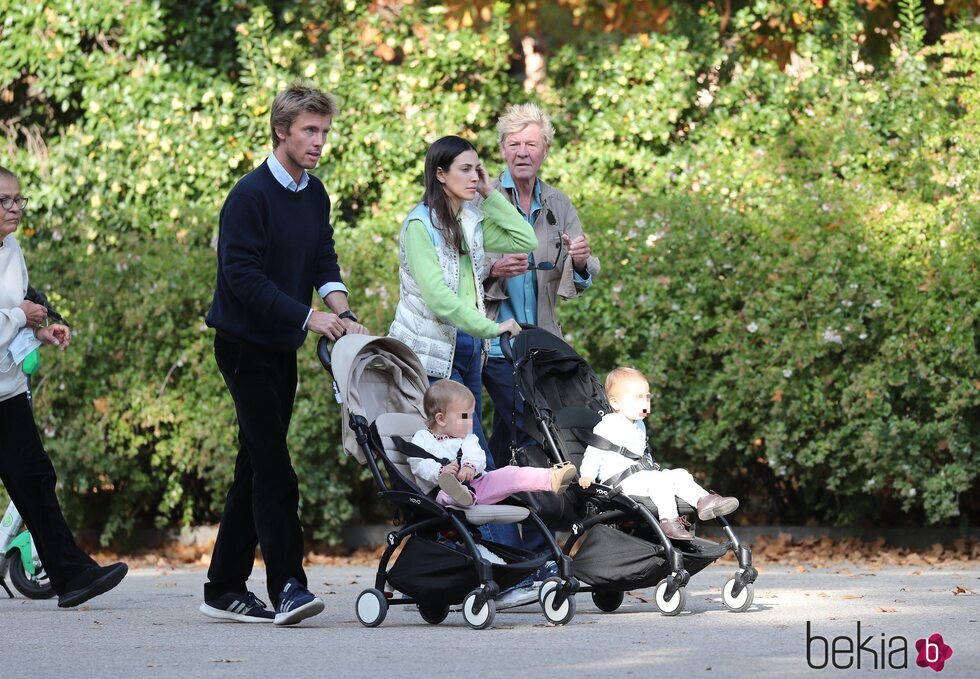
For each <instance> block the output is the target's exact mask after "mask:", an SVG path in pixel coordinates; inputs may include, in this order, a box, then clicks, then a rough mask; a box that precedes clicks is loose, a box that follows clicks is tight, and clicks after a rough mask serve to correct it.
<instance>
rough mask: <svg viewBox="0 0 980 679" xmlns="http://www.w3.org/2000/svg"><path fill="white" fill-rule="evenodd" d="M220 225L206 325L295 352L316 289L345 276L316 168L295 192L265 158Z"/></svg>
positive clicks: (239, 187)
mask: <svg viewBox="0 0 980 679" xmlns="http://www.w3.org/2000/svg"><path fill="white" fill-rule="evenodd" d="M218 229H219V230H218V276H217V284H216V285H215V290H214V300H213V301H212V303H211V309H210V311H208V315H207V318H206V319H205V320H206V322H207V324H208V325H209V326H210V327H212V328H215V329H216V330H217V331H218V334H219V335H222V336H225V337H228V338H229V339H233V340H238V341H244V342H248V343H251V344H258V345H261V346H264V347H267V348H269V349H272V350H275V351H295V350H296V349H298V348H299V347H300V346H301V345H302V344H303V341H304V340H305V339H306V330H304V329H303V325H304V324H305V323H306V318H307V315H308V314H309V312H310V303H311V302H312V300H313V290H314V289H319V288H320V287H321V286H323V285H325V284H327V283H334V282H335V283H343V280H342V278H341V276H340V266H339V265H338V264H337V255H336V252H335V251H334V241H333V228H332V227H331V226H330V198H329V196H327V192H326V190H325V189H324V188H323V184H322V183H320V180H319V179H317V178H316V177H314V176H312V175H311V176H310V182H309V184H308V185H307V187H306V188H305V189H303V190H302V191H298V192H293V191H290V190H289V189H287V188H285V187H284V186H282V184H280V183H279V182H278V181H276V178H275V177H274V176H273V174H272V171H271V170H270V169H269V167H268V165H267V164H266V163H262V165H260V166H259V167H257V168H256V169H255V170H253V171H252V172H250V173H248V174H247V175H245V177H243V178H242V179H241V181H239V182H238V184H236V185H235V188H233V189H232V190H231V193H229V194H228V198H227V199H226V200H225V204H224V207H222V208H221V215H220V217H219V226H218Z"/></svg>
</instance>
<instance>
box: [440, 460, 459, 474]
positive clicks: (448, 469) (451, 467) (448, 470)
mask: <svg viewBox="0 0 980 679" xmlns="http://www.w3.org/2000/svg"><path fill="white" fill-rule="evenodd" d="M439 473H440V474H452V475H453V476H456V474H458V473H459V465H458V464H456V463H455V462H450V463H449V464H447V465H446V466H445V467H443V468H442V469H440V470H439Z"/></svg>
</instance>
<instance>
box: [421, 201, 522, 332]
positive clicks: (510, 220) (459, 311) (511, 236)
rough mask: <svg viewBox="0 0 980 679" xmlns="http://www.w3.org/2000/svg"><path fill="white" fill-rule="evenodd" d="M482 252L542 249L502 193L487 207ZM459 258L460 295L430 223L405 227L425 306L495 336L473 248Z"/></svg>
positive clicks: (461, 325) (486, 203)
mask: <svg viewBox="0 0 980 679" xmlns="http://www.w3.org/2000/svg"><path fill="white" fill-rule="evenodd" d="M482 209H483V214H484V216H483V247H484V249H485V250H486V251H488V252H531V251H532V250H534V249H535V248H536V247H537V246H538V239H537V237H536V236H535V235H534V229H532V228H531V225H530V224H528V223H527V220H525V219H524V218H523V217H522V216H521V213H520V212H518V211H517V208H515V207H514V206H513V205H511V203H510V201H508V200H507V199H506V198H505V197H504V196H503V195H502V194H501V193H500V192H499V191H493V192H492V193H491V194H490V196H489V197H487V199H486V200H485V201H483V205H482ZM463 249H464V250H466V252H464V253H463V254H461V255H460V257H459V294H458V295H457V294H454V293H453V291H452V289H451V288H450V287H449V286H448V285H446V281H445V279H444V278H443V272H442V266H440V264H439V256H438V254H437V253H436V248H435V245H433V244H432V239H431V238H429V233H428V231H427V230H426V228H425V224H423V223H422V222H420V221H419V220H417V219H415V220H412V221H410V222H409V223H408V226H406V227H405V257H406V259H407V260H408V268H409V271H411V273H412V277H413V278H414V279H415V280H416V281H417V282H418V284H419V288H420V289H421V291H422V297H423V298H424V299H425V303H426V304H428V305H429V308H430V309H432V312H433V313H434V314H435V315H436V316H438V317H439V318H440V319H442V321H444V322H445V323H448V324H449V325H452V326H454V327H457V328H459V329H460V330H462V331H463V332H465V333H467V334H469V335H472V336H473V337H479V338H482V339H485V338H489V337H496V336H497V335H498V332H497V323H496V322H495V321H491V320H490V319H489V318H487V317H486V316H485V315H484V314H483V312H481V311H480V308H479V305H478V304H477V295H480V296H482V295H483V285H482V281H481V282H480V284H479V285H478V284H477V281H475V280H474V278H473V266H472V263H471V262H470V255H469V246H468V245H467V244H466V243H463Z"/></svg>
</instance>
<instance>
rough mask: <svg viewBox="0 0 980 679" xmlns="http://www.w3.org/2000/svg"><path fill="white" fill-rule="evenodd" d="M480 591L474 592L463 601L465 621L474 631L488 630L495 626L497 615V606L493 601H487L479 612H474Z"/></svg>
mask: <svg viewBox="0 0 980 679" xmlns="http://www.w3.org/2000/svg"><path fill="white" fill-rule="evenodd" d="M479 593H480V590H478V589H477V590H473V591H472V592H470V593H469V594H467V595H466V598H465V599H463V620H465V621H466V624H467V625H469V626H470V627H472V628H473V629H486V628H487V627H489V626H490V625H492V624H493V617H494V616H495V615H496V614H497V604H496V603H494V600H493V599H487V601H486V603H485V604H483V606H482V607H481V608H479V609H478V610H475V611H474V610H473V607H474V606H475V605H476V600H477V596H478V595H479Z"/></svg>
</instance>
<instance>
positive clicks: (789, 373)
mask: <svg viewBox="0 0 980 679" xmlns="http://www.w3.org/2000/svg"><path fill="white" fill-rule="evenodd" d="M792 376H793V370H792V369H791V368H786V370H784V371H783V377H785V378H786V379H789V378H790V377H792Z"/></svg>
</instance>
